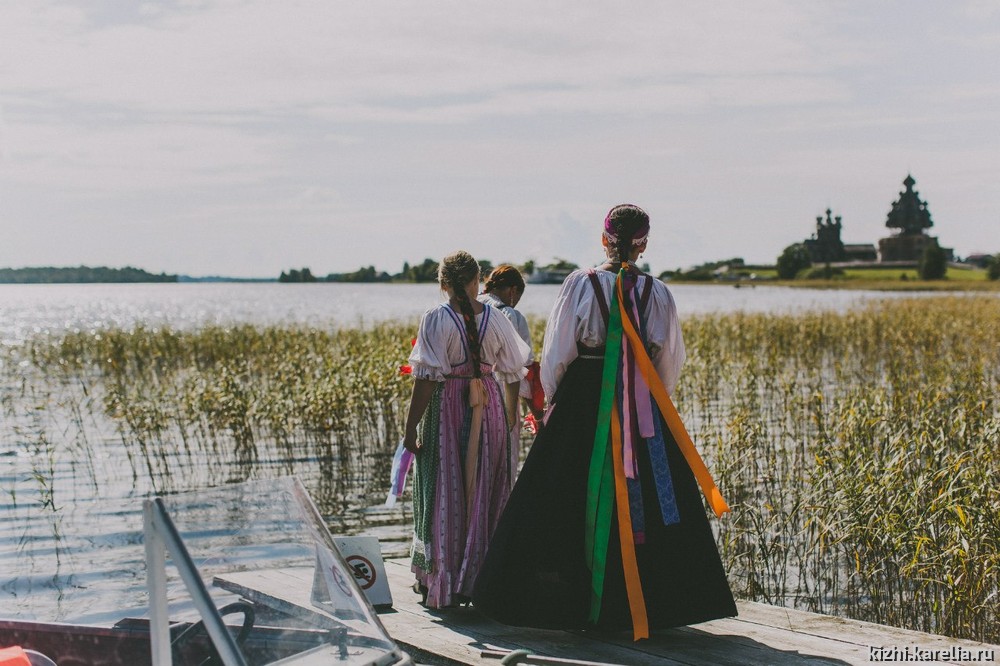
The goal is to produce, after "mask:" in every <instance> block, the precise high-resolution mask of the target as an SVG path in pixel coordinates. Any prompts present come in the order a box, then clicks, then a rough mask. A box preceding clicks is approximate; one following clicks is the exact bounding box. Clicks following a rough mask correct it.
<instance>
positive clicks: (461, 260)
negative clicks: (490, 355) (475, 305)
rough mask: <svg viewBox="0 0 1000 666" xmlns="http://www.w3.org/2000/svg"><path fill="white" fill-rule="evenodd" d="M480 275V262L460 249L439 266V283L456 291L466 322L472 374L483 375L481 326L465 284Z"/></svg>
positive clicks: (443, 287) (456, 297) (442, 286)
mask: <svg viewBox="0 0 1000 666" xmlns="http://www.w3.org/2000/svg"><path fill="white" fill-rule="evenodd" d="M478 277H479V264H478V263H477V262H476V260H475V259H474V258H473V257H472V255H471V254H469V253H468V252H465V251H464V250H459V251H458V252H455V253H454V254H449V255H448V256H447V257H445V258H444V259H442V260H441V265H440V266H439V267H438V283H440V285H441V288H442V289H451V290H452V291H453V292H455V299H456V300H457V301H458V307H459V310H461V312H462V319H463V320H464V322H465V332H466V334H467V335H468V338H469V351H470V352H471V353H472V376H473V377H480V376H482V370H481V369H480V367H479V366H480V364H481V363H482V349H481V347H480V341H479V328H478V327H477V326H476V312H475V310H473V309H472V301H471V300H470V299H469V294H468V293H467V292H466V291H465V285H467V284H469V282H471V281H472V280H474V279H478Z"/></svg>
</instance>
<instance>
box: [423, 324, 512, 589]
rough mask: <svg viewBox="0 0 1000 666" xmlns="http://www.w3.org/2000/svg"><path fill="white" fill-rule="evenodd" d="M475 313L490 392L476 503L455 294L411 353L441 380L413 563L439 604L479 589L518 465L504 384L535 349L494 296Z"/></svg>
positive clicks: (427, 422) (427, 417) (432, 410)
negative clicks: (469, 473)
mask: <svg viewBox="0 0 1000 666" xmlns="http://www.w3.org/2000/svg"><path fill="white" fill-rule="evenodd" d="M476 323H477V326H478V331H479V339H480V348H481V359H482V361H483V363H482V365H481V366H480V368H481V370H482V376H483V384H484V386H485V388H486V395H487V402H486V406H485V407H484V409H483V417H482V418H483V420H482V428H481V430H480V439H479V453H478V458H477V461H478V462H477V465H476V478H475V482H474V484H473V486H472V487H473V490H472V494H473V500H472V502H471V512H470V511H467V509H466V507H467V505H469V504H468V503H467V501H466V499H467V498H466V480H465V478H464V477H465V471H464V470H465V457H466V448H467V447H468V437H469V428H470V421H471V409H470V408H469V406H468V393H469V381H470V379H471V378H472V376H473V372H472V360H471V354H470V352H469V345H468V338H467V334H466V330H465V324H464V323H463V322H462V318H461V314H460V313H457V312H455V310H453V309H452V308H451V307H450V306H449V305H448V304H442V305H440V306H438V307H436V308H433V309H431V310H429V311H428V312H426V313H425V314H424V316H423V318H422V320H421V322H420V331H419V333H418V335H417V342H416V344H415V345H414V347H413V352H412V353H411V355H410V365H411V366H412V368H413V376H414V377H415V378H417V379H427V380H430V381H434V382H437V386H436V388H435V391H434V395H433V397H432V399H431V402H430V404H429V405H428V407H427V411H426V412H425V413H424V417H423V419H422V421H421V424H420V429H419V433H420V443H421V448H420V451H419V452H418V453H417V455H416V472H415V480H414V484H413V505H414V506H413V513H414V540H413V571H414V573H415V574H416V576H417V581H418V582H419V583H420V584H421V585H424V586H426V587H427V605H428V606H430V607H432V608H440V607H445V606H451V605H454V604H455V602H456V601H457V600H458V599H456V595H461V596H464V597H469V596H471V595H472V588H473V585H474V584H475V582H476V576H477V575H478V573H479V568H480V566H481V565H482V562H483V559H484V558H485V556H486V549H487V546H488V545H489V540H490V537H491V536H492V535H493V530H494V528H495V527H496V524H497V521H498V520H499V518H500V514H501V512H502V511H503V507H504V505H505V504H506V502H507V497H508V495H509V493H510V487H511V479H512V475H513V474H514V471H515V470H512V469H511V453H510V452H511V441H510V428H509V427H508V424H507V419H506V414H505V411H504V400H503V395H504V391H503V385H504V384H507V383H514V382H519V381H520V379H521V377H522V376H523V375H524V365H525V362H526V360H527V357H528V353H529V352H530V349H529V348H528V346H527V345H526V344H525V343H524V342H523V341H522V340H521V338H520V337H519V336H518V334H517V332H516V331H515V330H514V327H513V325H512V324H511V323H510V322H509V321H508V320H507V318H505V317H504V316H502V315H501V314H499V313H498V312H497V311H496V310H495V309H494V308H492V307H490V306H489V305H486V306H485V307H484V308H483V312H482V314H480V315H477V316H476ZM468 513H471V515H467V514H468Z"/></svg>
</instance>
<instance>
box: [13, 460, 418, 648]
mask: <svg viewBox="0 0 1000 666" xmlns="http://www.w3.org/2000/svg"><path fill="white" fill-rule="evenodd" d="M131 515H132V516H134V517H135V518H138V516H136V515H135V514H134V513H132V514H131ZM142 524H143V532H142V539H141V542H142V545H139V544H138V543H137V542H138V541H139V539H138V534H135V538H134V539H130V541H131V543H132V544H134V545H138V546H139V549H140V550H141V549H143V548H144V549H145V563H146V566H145V571H143V566H142V564H141V561H136V560H133V563H134V564H133V565H132V569H131V576H132V577H133V579H140V578H144V579H145V582H146V584H147V586H148V587H147V590H148V592H145V593H144V592H142V591H141V588H140V590H139V592H138V593H137V595H136V597H135V598H134V602H126V603H125V604H122V605H119V606H118V608H119V612H118V613H112V612H110V611H109V609H107V608H100V604H96V603H88V604H87V606H89V608H84V607H81V606H80V605H79V603H77V604H75V606H76V607H77V611H78V613H80V614H82V615H83V616H87V615H88V613H89V617H87V619H84V617H80V620H83V622H85V623H80V624H76V623H72V622H67V620H66V619H63V620H62V621H61V622H40V621H37V620H36V619H34V618H31V619H26V618H25V617H24V616H23V615H22V616H21V617H17V616H15V617H14V618H12V619H2V617H0V647H6V646H18V647H22V648H25V649H33V650H36V651H37V652H39V653H42V654H44V655H46V656H47V657H49V658H51V659H52V660H53V661H54V662H55V663H56V664H60V663H75V664H82V663H101V664H107V665H117V664H121V665H122V666H124V665H129V666H141V665H144V664H151V665H152V666H162V665H164V664H171V663H172V664H174V665H180V664H184V665H186V664H199V665H200V664H217V665H224V666H233V665H236V666H239V665H243V664H246V665H250V666H256V665H263V664H299V665H303V666H304V665H307V664H328V663H337V664H345V665H348V666H361V665H363V664H372V665H379V666H382V665H389V664H398V665H399V666H404V665H409V664H412V662H411V661H410V658H409V656H408V655H406V653H404V652H403V651H402V650H400V648H399V647H398V646H397V645H396V644H395V642H394V641H393V640H392V638H390V637H389V635H388V633H387V632H386V631H385V628H384V627H383V626H382V623H381V621H380V620H379V617H378V615H377V614H376V612H375V610H374V607H373V605H372V603H371V602H370V601H369V599H368V597H367V596H366V594H370V593H371V590H370V589H368V588H369V587H370V585H368V583H370V582H371V580H372V578H373V577H374V576H375V575H376V574H377V573H382V574H383V575H384V571H383V570H382V568H381V567H380V566H379V565H380V561H379V560H377V557H378V556H377V554H376V556H375V557H373V556H371V555H368V557H367V559H364V561H365V562H366V564H367V566H366V567H364V568H359V567H358V565H357V564H356V562H355V560H354V559H353V558H354V557H356V556H350V557H352V559H351V560H350V561H349V560H345V558H344V556H343V555H342V553H341V551H340V550H339V549H338V544H339V545H341V546H343V547H345V548H346V547H347V546H346V545H344V544H345V542H346V541H350V539H351V537H348V538H337V539H334V538H333V537H332V536H331V534H330V533H329V531H328V530H327V527H326V524H325V522H324V520H323V518H322V516H321V515H320V513H319V511H318V510H317V509H316V506H315V504H314V503H313V501H312V499H311V498H310V497H309V494H308V493H307V492H306V490H305V488H304V487H303V485H302V484H301V482H299V481H298V479H296V478H294V477H289V478H282V479H277V480H267V481H253V482H247V483H240V484H232V485H227V486H225V487H221V488H215V489H211V490H202V491H196V492H186V493H178V494H173V495H168V496H163V497H158V498H154V499H150V500H146V501H145V502H144V505H143V517H142ZM133 534H134V533H133ZM372 541H373V542H374V539H372ZM375 550H376V553H377V545H376V548H375ZM344 552H347V551H344ZM140 558H141V556H140ZM359 581H360V582H361V584H362V585H361V586H359ZM136 582H137V583H138V582H140V581H139V580H136ZM362 586H363V587H364V588H365V590H363V589H362ZM366 590H368V591H367V592H366ZM91 592H95V591H94V590H91ZM147 600H148V604H149V605H148V607H141V604H142V602H143V601H147ZM91 601H92V602H93V601H96V597H95V598H94V599H92V600H91ZM135 602H138V603H135ZM379 603H384V602H379ZM112 615H114V620H109V621H108V622H106V623H103V622H102V623H101V625H102V626H96V624H95V621H94V620H95V618H98V617H100V618H110V617H111V616H112ZM0 616H2V613H0Z"/></svg>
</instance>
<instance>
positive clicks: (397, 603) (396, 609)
mask: <svg viewBox="0 0 1000 666" xmlns="http://www.w3.org/2000/svg"><path fill="white" fill-rule="evenodd" d="M385 565H386V573H387V574H388V577H389V584H390V588H391V590H392V598H393V609H392V610H391V611H389V612H384V613H381V614H380V615H379V617H380V618H381V620H382V623H383V624H384V625H385V627H386V629H387V630H388V631H389V634H390V635H391V636H392V637H393V638H394V639H395V640H396V641H397V642H398V643H399V644H400V646H401V647H403V649H405V650H407V651H408V652H410V654H411V655H412V656H413V657H414V659H415V660H417V661H418V662H420V663H425V664H449V665H450V664H488V663H493V664H499V663H500V660H499V656H500V655H505V654H507V653H509V652H511V651H514V650H526V651H528V652H530V653H531V654H534V655H538V656H544V657H550V658H554V659H552V660H551V661H546V662H543V661H538V660H533V659H530V658H528V659H522V660H520V661H518V662H516V663H519V664H539V663H553V664H558V663H565V664H572V663H580V662H583V663H597V664H620V665H627V666H632V665H642V664H657V665H658V666H726V665H730V664H731V665H733V666H747V665H748V664H777V665H783V664H789V665H791V664H795V665H800V664H826V665H827V666H830V665H834V664H872V663H879V662H880V661H886V662H889V661H894V662H897V663H898V662H910V663H921V664H968V663H990V662H995V661H998V660H1000V646H997V645H986V644H983V643H975V642H972V641H963V640H957V639H951V638H945V637H942V636H935V635H932V634H925V633H920V632H916V631H907V630H904V629H896V628H893V627H885V626H881V625H877V624H872V623H869V622H858V621H855V620H845V619H842V618H837V617H832V616H827V615H819V614H816V613H806V612H803V611H796V610H790V609H787V608H779V607H776V606H769V605H766V604H759V603H753V602H746V601H742V602H737V606H738V608H739V617H737V618H732V619H724V620H715V621H712V622H706V623H703V624H699V625H695V626H691V627H682V628H678V629H670V630H666V631H659V632H655V633H654V634H653V637H652V638H650V639H649V640H643V641H639V642H633V641H632V640H631V635H630V634H628V633H624V632H623V633H620V634H605V633H596V632H583V631H574V632H569V631H546V630H539V629H523V628H519V627H509V626H505V625H502V624H498V623H496V622H493V621H492V620H489V619H487V618H485V617H483V616H482V615H480V614H479V613H477V612H476V610H475V608H455V609H443V610H429V609H426V608H424V607H423V606H421V605H420V603H419V601H420V598H419V596H418V595H417V594H416V593H414V592H413V591H412V589H411V586H412V585H413V574H412V573H410V567H409V562H408V560H406V559H388V560H386V562H385ZM880 648H881V649H884V650H885V651H883V652H879V649H880ZM893 649H895V650H896V651H895V652H893V651H892V650H893ZM917 650H921V651H927V652H930V651H932V650H939V651H941V652H939V653H938V654H939V655H943V656H945V657H951V658H945V659H933V656H934V655H930V654H926V653H920V654H919V655H918V653H917V652H916V651H917ZM907 651H909V652H907ZM949 653H950V654H949ZM907 654H909V655H910V658H907ZM918 656H920V657H927V658H926V659H923V658H919V659H918V658H917V657H918ZM878 657H881V658H878ZM891 657H895V659H891ZM954 657H959V658H954ZM563 660H568V661H563Z"/></svg>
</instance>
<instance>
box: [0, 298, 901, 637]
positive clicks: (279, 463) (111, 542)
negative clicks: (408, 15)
mask: <svg viewBox="0 0 1000 666" xmlns="http://www.w3.org/2000/svg"><path fill="white" fill-rule="evenodd" d="M671 289H672V291H673V293H674V296H675V299H676V301H677V306H678V310H679V312H680V315H681V316H682V317H686V316H692V315H696V314H699V313H714V312H731V311H737V310H741V311H745V312H780V313H788V312H797V311H802V310H816V309H826V310H837V311H844V310H847V309H849V308H852V307H857V306H858V305H860V304H863V303H866V302H869V301H871V300H873V299H886V298H900V297H912V296H914V294H911V293H906V294H904V293H886V292H865V291H833V290H831V291H818V290H816V291H814V290H806V289H791V288H782V287H766V286H758V287H754V288H739V289H736V288H734V287H732V286H721V285H675V286H672V287H671ZM558 290H559V287H558V286H557V285H529V286H528V289H527V291H526V293H525V295H524V298H523V299H522V301H521V303H520V304H519V306H518V307H519V309H520V310H521V311H522V312H524V313H525V314H528V315H537V316H541V317H544V316H545V315H546V314H547V313H548V311H549V309H550V308H551V306H552V303H553V302H554V300H555V298H556V295H557V293H558ZM440 299H441V292H440V290H439V289H438V288H437V286H436V285H434V284H421V285H414V284H393V285H346V284H308V285H287V284H275V283H264V284H260V283H256V284H254V283H250V284H247V283H215V284H205V283H202V284H149V285H146V284H142V285H0V342H2V343H3V344H4V345H8V346H17V345H18V344H19V343H20V342H23V341H24V340H25V339H27V338H29V337H31V336H33V335H38V334H46V333H52V334H58V333H61V332H65V331H73V330H83V331H88V330H93V329H100V328H106V327H124V328H130V327H133V326H136V325H140V324H141V325H145V326H150V327H155V326H161V325H169V326H173V327H178V328H193V327H198V326H202V325H206V324H233V323H254V324H283V325H307V326H322V327H351V326H366V325H370V324H372V323H375V322H378V321H383V320H390V319H403V320H406V319H412V320H413V321H414V322H415V321H416V319H417V317H419V315H420V314H421V313H422V312H423V311H424V310H426V309H428V308H430V307H433V306H434V305H435V304H436V303H438V302H439V301H440ZM0 362H2V358H0ZM7 370H8V372H5V373H3V374H2V375H0V377H2V379H3V381H2V382H0V617H4V616H6V617H11V616H14V617H23V618H36V619H40V620H54V619H59V620H63V621H70V620H90V621H103V620H107V619H112V611H113V610H114V609H116V608H119V607H124V606H134V605H137V604H138V603H139V602H141V600H142V597H143V592H142V590H143V586H144V584H145V574H144V566H143V560H142V558H143V553H142V548H141V510H140V505H141V502H140V500H141V498H143V497H145V496H148V495H149V494H151V493H153V492H155V491H156V488H155V487H154V483H152V482H151V481H150V479H149V478H148V474H146V471H145V470H144V469H143V468H142V466H141V465H140V466H139V467H138V468H137V467H136V464H135V461H134V460H133V455H134V453H133V452H131V451H129V450H128V449H127V447H125V446H124V444H123V439H122V437H121V436H120V434H119V433H117V432H115V430H114V428H113V427H109V426H108V424H107V422H106V421H104V422H99V419H97V418H96V417H95V416H94V414H96V413H98V412H101V411H102V410H103V407H102V405H100V404H99V401H98V403H97V404H93V405H91V406H90V408H91V412H92V413H93V414H87V413H79V414H73V413H67V412H66V408H65V405H61V404H60V401H59V399H58V393H56V394H48V393H38V394H35V393H33V389H32V388H31V387H30V381H28V382H27V383H25V382H24V381H19V380H17V377H18V373H17V372H16V369H11V368H8V369H7ZM11 370H14V371H13V372H11ZM70 388H72V387H70ZM53 396H55V397H53ZM60 409H62V410H63V411H61V412H60ZM84 411H85V410H84ZM322 462H323V461H320V460H316V459H313V458H301V459H299V458H295V457H294V456H292V457H290V458H288V459H281V460H277V459H275V460H272V461H270V462H268V461H264V462H263V463H262V464H261V466H260V468H259V469H258V470H257V471H256V474H257V475H258V476H259V477H265V478H266V477H269V476H276V475H279V474H286V473H290V472H291V473H295V474H298V475H299V476H300V477H301V478H303V481H304V483H305V484H306V486H307V487H308V488H310V490H311V491H313V490H316V489H319V488H321V487H322V485H323V484H324V479H323V478H322V474H321V472H320V471H319V470H320V468H321V466H322ZM203 463H204V461H201V462H200V461H198V460H191V461H188V462H187V463H186V464H187V465H188V467H187V468H185V469H184V471H183V474H184V475H185V478H186V479H188V480H190V481H191V483H190V484H188V485H195V486H197V485H198V484H199V483H201V480H202V479H203V478H204V479H208V478H210V477H204V476H203V475H204V474H205V470H204V468H205V465H204V464H203ZM268 465H271V467H268ZM215 482H216V483H217V482H218V481H215ZM206 483H207V481H206ZM408 520H409V518H408V516H407V515H406V514H405V508H397V509H395V510H393V512H390V513H388V514H387V513H386V512H384V511H375V512H373V511H371V510H370V509H368V508H366V507H363V506H359V507H357V510H356V511H353V512H352V513H350V514H349V515H348V516H347V517H346V518H344V519H343V520H342V521H341V522H339V523H336V524H335V525H334V529H337V530H339V531H342V532H349V531H359V530H360V531H363V532H366V533H372V534H376V535H380V536H389V537H392V538H397V539H399V538H401V537H400V532H401V530H402V538H405V530H403V528H400V527H398V526H400V525H405V524H406V523H407V521H408ZM391 525H396V526H397V527H395V528H393V527H391ZM394 530H395V531H394ZM404 545H405V544H404V543H400V544H397V548H402V547H404ZM262 557H264V558H266V557H267V555H266V553H262ZM109 586H110V588H111V589H112V591H113V594H111V595H109V594H108V589H109Z"/></svg>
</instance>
